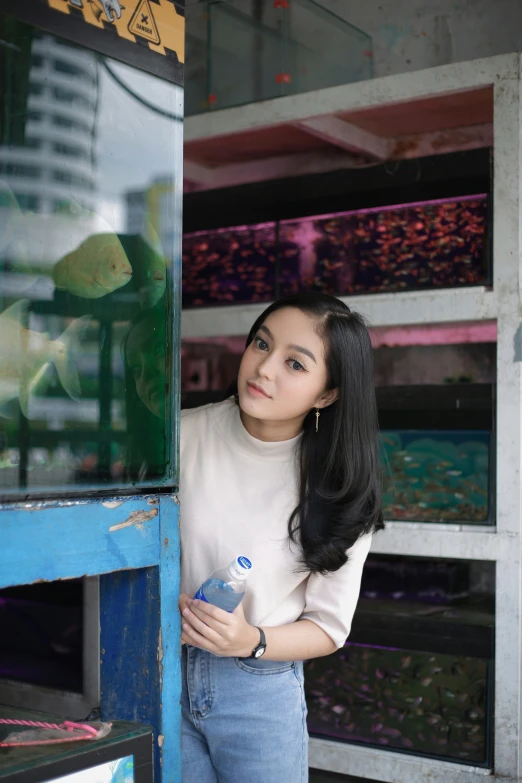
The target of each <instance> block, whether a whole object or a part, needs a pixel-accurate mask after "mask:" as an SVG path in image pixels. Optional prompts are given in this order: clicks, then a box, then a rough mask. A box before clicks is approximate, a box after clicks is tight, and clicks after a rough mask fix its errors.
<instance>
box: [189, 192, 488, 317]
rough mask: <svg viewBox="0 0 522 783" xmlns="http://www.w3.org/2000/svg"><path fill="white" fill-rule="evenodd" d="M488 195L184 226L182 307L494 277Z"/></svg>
mask: <svg viewBox="0 0 522 783" xmlns="http://www.w3.org/2000/svg"><path fill="white" fill-rule="evenodd" d="M487 224H488V198H487V196H486V194H478V195H472V196H468V197H461V198H451V199H450V198H448V199H439V200H432V201H424V202H418V203H412V204H399V205H394V206H382V207H375V208H371V209H360V210H354V211H350V212H337V213H334V214H330V215H316V216H313V217H303V218H300V219H293V220H283V221H278V222H275V223H269V224H259V225H251V226H240V227H235V228H225V229H214V230H212V231H200V232H197V233H191V234H185V236H184V240H183V248H184V249H183V306H184V307H205V306H208V305H218V304H235V303H236V304H239V303H245V302H264V301H269V300H271V299H273V298H275V297H277V296H279V295H286V294H292V293H297V292H299V291H322V292H324V293H327V294H332V295H339V296H353V295H357V294H368V293H386V292H394V291H412V290H420V289H437V288H452V287H458V286H474V285H486V284H488V283H489V282H490V279H491V268H490V262H489V252H488V232H487Z"/></svg>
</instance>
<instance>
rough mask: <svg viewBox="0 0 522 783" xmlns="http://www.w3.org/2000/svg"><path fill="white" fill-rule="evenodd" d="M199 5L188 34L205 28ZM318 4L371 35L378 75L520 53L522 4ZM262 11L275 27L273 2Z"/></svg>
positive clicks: (247, 2) (443, 0)
mask: <svg viewBox="0 0 522 783" xmlns="http://www.w3.org/2000/svg"><path fill="white" fill-rule="evenodd" d="M228 2H230V3H231V4H232V5H234V6H235V7H236V8H238V9H240V10H242V11H244V12H245V13H251V12H252V9H253V7H254V4H258V7H259V0H228ZM197 4H198V0H187V7H188V13H187V20H188V21H187V27H188V30H189V31H190V27H191V24H192V23H191V19H194V20H195V21H194V25H200V24H201V22H200V21H198V20H200V19H201V18H202V14H197V15H194V13H193V12H192V13H191V12H190V6H194V5H197ZM319 5H322V6H323V7H324V8H325V9H327V10H329V11H331V12H333V13H335V14H337V15H338V16H339V17H341V18H342V19H344V20H346V21H347V22H349V23H350V24H352V25H355V26H356V27H359V28H360V29H362V30H363V31H364V32H366V33H368V34H369V35H370V36H371V37H372V40H373V64H374V75H375V76H386V75H388V74H394V73H404V72H406V71H414V70H419V69H422V68H430V67H433V66H436V65H443V64H445V63H452V62H461V61H463V60H473V59H476V58H479V57H489V56H491V55H495V54H505V53H507V52H513V51H521V50H522V2H521V0H364V2H354V0H320V2H319ZM262 9H263V10H262V13H263V21H264V23H265V24H268V25H270V26H272V24H273V23H274V22H275V18H276V17H278V16H279V15H280V12H274V10H273V0H264V4H263V6H262ZM293 13H294V15H298V14H297V11H293ZM318 27H319V25H318ZM202 32H203V31H202ZM203 34H204V33H203Z"/></svg>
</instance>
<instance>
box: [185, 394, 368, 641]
mask: <svg viewBox="0 0 522 783" xmlns="http://www.w3.org/2000/svg"><path fill="white" fill-rule="evenodd" d="M319 437H320V434H319ZM298 442H299V437H297V438H294V439H293V440H288V441H282V442H278V443H265V442H264V441H260V440H257V439H256V438H253V437H252V436H251V435H249V434H248V432H247V431H246V430H245V428H244V426H243V424H242V422H241V418H240V416H239V408H238V407H237V405H236V404H235V403H234V401H233V400H227V401H226V402H222V403H218V404H216V405H206V406H204V407H202V408H196V409H194V410H186V411H182V413H181V463H180V465H181V476H180V503H181V591H182V592H184V593H189V594H190V595H193V594H194V593H195V592H196V590H197V589H198V587H199V586H200V584H201V583H202V582H203V581H204V580H205V579H206V577H207V576H208V575H209V574H210V573H211V572H212V571H214V570H215V569H216V568H220V567H225V566H227V565H228V564H229V563H230V562H231V561H232V560H233V559H234V558H235V557H236V556H237V555H245V556H246V557H248V558H249V559H250V560H251V561H252V564H253V568H252V572H251V574H250V576H249V579H248V590H247V595H246V596H245V599H244V602H243V606H244V609H245V616H246V618H247V620H248V622H249V623H251V624H252V625H264V626H279V625H284V624H286V623H292V622H294V621H295V620H298V619H307V620H312V621H313V622H314V623H317V625H319V626H320V627H321V628H322V629H323V630H324V631H326V633H327V634H328V635H329V636H330V637H331V638H332V639H333V641H334V642H335V644H336V645H337V647H342V645H343V644H344V642H345V640H346V638H347V636H348V634H349V633H350V627H351V623H352V618H353V614H354V611H355V607H356V604H357V599H358V597H359V589H360V583H361V573H362V569H363V565H364V561H365V560H366V556H367V554H368V551H369V549H370V544H371V536H364V537H363V538H361V539H359V541H357V543H356V544H355V545H354V546H353V547H352V548H351V550H350V554H349V560H348V562H347V563H346V565H344V566H343V567H342V568H340V569H339V570H338V571H336V572H334V573H331V574H329V575H327V576H317V575H312V574H307V573H303V572H297V571H296V566H297V560H298V550H297V547H296V546H295V545H290V543H289V539H288V533H287V530H288V518H289V516H290V513H291V512H292V510H293V509H294V508H295V506H296V503H297V472H296V464H297V463H296V458H295V454H296V446H297V444H298Z"/></svg>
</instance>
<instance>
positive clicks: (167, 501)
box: [0, 495, 181, 783]
mask: <svg viewBox="0 0 522 783" xmlns="http://www.w3.org/2000/svg"><path fill="white" fill-rule="evenodd" d="M0 530H1V534H2V543H1V545H0V587H8V586H13V585H21V584H30V583H33V582H38V581H54V580H56V579H68V578H75V577H80V576H95V575H98V574H100V575H102V576H101V577H100V621H101V639H100V642H101V650H102V658H101V708H102V715H103V716H104V718H106V719H110V718H113V719H116V718H118V719H121V720H134V721H140V722H143V723H149V724H151V725H152V726H153V727H154V731H155V746H156V752H155V767H156V775H155V780H156V781H162V783H180V782H181V762H180V707H179V701H180V691H181V674H180V655H179V652H180V646H179V634H180V627H179V626H180V622H179V613H178V611H177V603H178V595H179V507H178V502H177V499H176V498H175V497H174V496H170V495H159V496H152V497H143V496H139V497H130V498H114V499H109V500H106V499H105V500H104V499H97V500H82V501H63V500H62V501H54V502H46V503H25V504H20V505H6V506H0Z"/></svg>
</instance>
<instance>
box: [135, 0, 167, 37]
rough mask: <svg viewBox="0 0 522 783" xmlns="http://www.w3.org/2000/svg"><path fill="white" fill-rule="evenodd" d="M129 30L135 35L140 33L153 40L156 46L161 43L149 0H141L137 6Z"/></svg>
mask: <svg viewBox="0 0 522 783" xmlns="http://www.w3.org/2000/svg"><path fill="white" fill-rule="evenodd" d="M129 30H130V31H131V33H134V35H140V36H141V37H142V38H146V39H147V41H151V42H152V43H153V44H156V46H157V45H158V44H159V43H160V37H159V34H158V28H157V27H156V22H155V21H154V17H153V15H152V10H151V7H150V3H149V0H141V2H140V3H138V5H137V6H136V10H135V11H134V14H133V16H132V19H131V20H130V22H129Z"/></svg>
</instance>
